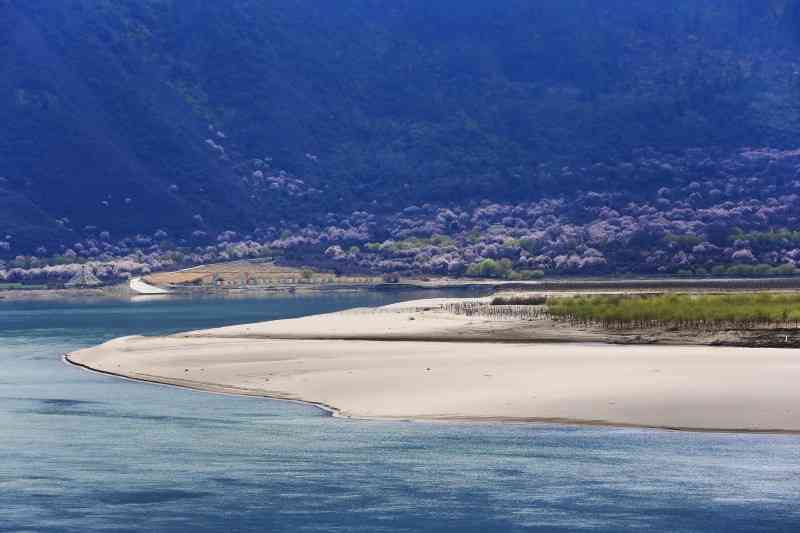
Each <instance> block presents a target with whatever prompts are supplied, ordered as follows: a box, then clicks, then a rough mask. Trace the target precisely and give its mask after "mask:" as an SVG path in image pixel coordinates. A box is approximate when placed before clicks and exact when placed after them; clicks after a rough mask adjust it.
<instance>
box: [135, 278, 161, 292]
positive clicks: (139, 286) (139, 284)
mask: <svg viewBox="0 0 800 533" xmlns="http://www.w3.org/2000/svg"><path fill="white" fill-rule="evenodd" d="M128 285H129V286H130V288H131V290H132V291H133V292H135V293H136V294H169V291H168V290H166V289H162V288H161V287H156V286H154V285H150V284H149V283H145V282H144V281H142V278H132V279H131V280H130V282H129V283H128Z"/></svg>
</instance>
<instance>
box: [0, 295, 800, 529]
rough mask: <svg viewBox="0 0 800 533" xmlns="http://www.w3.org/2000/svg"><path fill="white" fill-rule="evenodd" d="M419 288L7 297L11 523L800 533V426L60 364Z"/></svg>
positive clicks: (4, 501)
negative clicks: (264, 387) (356, 406)
mask: <svg viewBox="0 0 800 533" xmlns="http://www.w3.org/2000/svg"><path fill="white" fill-rule="evenodd" d="M425 296H437V295H436V294H431V293H426V294H425ZM401 297H402V298H411V297H420V295H418V294H404V295H399V294H378V293H372V294H339V295H330V294H328V295H312V296H303V295H295V296H270V297H260V298H253V297H249V298H244V297H241V298H211V297H206V298H174V297H167V298H155V299H153V298H150V299H148V298H145V299H138V300H137V299H134V300H85V301H60V302H10V301H0V532H6V531H14V532H24V531H35V532H90V531H117V532H133V531H136V532H140V531H141V532H184V531H186V532H206V531H208V532H211V531H213V532H218V531H226V532H227V531H231V532H233V531H237V532H239V531H241V532H250V531H253V532H256V531H258V532H321V531H325V532H330V531H337V532H412V531H414V532H416V531H429V532H438V531H454V532H487V531H502V532H516V531H519V532H523V531H588V532H606V531H607V532H619V531H656V532H661V531H663V532H683V531H686V532H688V531H704V532H708V531H711V532H733V531H787V532H790V531H800V437H797V436H772V435H738V434H703V433H680V432H668V431H649V430H636V429H620V428H603V427H571V426H555V425H543V424H505V425H504V424H474V423H472V424H445V423H420V422H413V423H412V422H376V421H358V420H346V419H338V418H332V417H330V416H328V415H327V414H325V413H323V412H322V411H320V410H318V409H316V408H314V407H310V406H306V405H301V404H295V403H288V402H280V401H273V400H265V399H255V398H242V397H235V396H224V395H215V394H207V393H201V392H193V391H188V390H182V389H177V388H171V387H165V386H158V385H152V384H144V383H138V382H133V381H126V380H122V379H116V378H112V377H108V376H103V375H99V374H94V373H90V372H88V371H84V370H80V369H78V368H75V367H72V366H68V365H66V364H64V363H63V362H62V360H61V356H62V354H63V353H65V352H67V351H70V350H74V349H77V348H80V347H84V346H89V345H93V344H97V343H100V342H103V341H105V340H108V339H111V338H114V337H118V336H121V335H131V334H141V333H145V334H156V333H168V332H176V331H182V330H189V329H198V328H205V327H212V326H221V325H227V324H235V323H243V322H253V321H260V320H272V319H277V318H284V317H295V316H302V315H305V314H312V313H320V312H327V311H334V310H338V309H343V308H348V307H355V306H366V305H381V304H386V303H390V302H393V301H397V300H398V299H400V298H401Z"/></svg>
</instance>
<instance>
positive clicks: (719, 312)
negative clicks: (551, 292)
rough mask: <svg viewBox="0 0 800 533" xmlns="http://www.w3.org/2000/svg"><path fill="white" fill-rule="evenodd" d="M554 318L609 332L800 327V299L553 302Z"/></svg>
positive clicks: (746, 296) (669, 297)
mask: <svg viewBox="0 0 800 533" xmlns="http://www.w3.org/2000/svg"><path fill="white" fill-rule="evenodd" d="M547 307H548V310H549V312H550V314H551V316H552V317H553V318H555V319H558V320H566V321H570V322H572V323H577V324H600V325H602V326H605V327H671V326H678V327H693V328H704V327H708V328H732V329H735V328H752V327H764V326H766V327H778V326H781V327H792V328H796V327H800V294H777V293H741V294H714V295H689V294H663V295H650V296H636V295H610V296H599V295H597V296H578V297H574V298H549V299H548V301H547Z"/></svg>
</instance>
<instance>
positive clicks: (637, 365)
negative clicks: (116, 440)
mask: <svg viewBox="0 0 800 533" xmlns="http://www.w3.org/2000/svg"><path fill="white" fill-rule="evenodd" d="M410 318H414V320H410ZM493 327H494V326H493V325H492V324H487V323H485V322H481V321H480V320H467V319H464V318H462V317H455V316H452V315H447V314H445V313H440V314H434V315H433V316H428V315H427V314H426V313H425V312H420V311H410V310H403V309H402V308H399V309H398V308H394V309H392V310H389V309H386V308H384V309H382V310H377V311H372V312H368V311H363V310H356V311H350V312H344V313H336V314H331V315H320V316H315V317H308V318H303V319H296V320H282V321H276V322H269V323H263V324H252V325H246V326H235V327H231V328H221V329H217V330H206V331H202V332H193V333H190V334H182V335H175V336H168V337H126V338H121V339H116V340H113V341H111V342H108V343H106V344H103V345H101V346H98V347H94V348H89V349H86V350H81V351H78V352H75V353H73V354H70V355H69V356H68V359H69V361H70V362H73V363H75V364H79V365H82V366H86V367H88V368H91V369H94V370H98V371H102V372H108V373H112V374H117V375H121V376H126V377H130V378H134V379H142V380H147V381H155V382H160V383H169V384H173V385H180V386H185V387H191V388H197V389H203V390H209V391H225V392H234V393H240V394H251V395H263V396H270V397H275V398H284V399H295V400H302V401H307V402H310V403H315V404H318V405H322V406H326V407H328V408H330V409H332V410H334V411H335V412H337V413H338V414H340V415H342V416H351V417H367V418H373V417H374V418H392V419H398V418H399V419H427V420H432V419H435V420H503V421H520V422H522V421H558V422H573V423H590V424H612V425H630V426H642V427H658V428H673V429H688V430H721V431H765V432H800V386H798V383H800V356H799V355H798V351H797V350H792V349H767V348H723V347H707V346H615V345H599V344H576V343H561V344H553V343H537V342H514V343H499V342H491V341H490V339H491V335H492V328H493ZM459 331H466V332H468V334H465V335H463V336H459ZM476 332H478V333H476ZM367 338H370V339H375V340H362V339H367ZM428 338H436V339H439V338H450V339H452V340H453V341H456V340H461V341H463V342H452V341H451V342H442V341H428V340H426V339H428ZM400 339H402V340H400Z"/></svg>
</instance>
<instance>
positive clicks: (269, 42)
mask: <svg viewBox="0 0 800 533" xmlns="http://www.w3.org/2000/svg"><path fill="white" fill-rule="evenodd" d="M799 45H800V2H798V1H796V0H670V1H669V2H664V1H659V0H604V1H602V2H601V1H592V0H541V1H529V0H524V1H523V0H499V1H492V2H489V1H485V0H480V1H479V0H458V1H455V0H439V1H436V2H430V1H427V0H399V1H394V2H386V1H379V0H337V1H333V2H320V1H316V0H273V1H255V0H227V1H224V2H207V1H205V0H63V1H52V0H24V1H23V0H3V1H0V124H2V127H0V232H4V233H7V234H10V235H12V236H13V237H14V238H15V241H16V242H17V243H30V244H31V246H32V245H33V244H39V243H52V242H59V241H63V240H67V241H68V240H70V239H74V238H75V236H77V235H82V234H84V233H86V232H90V231H93V230H98V229H99V230H106V231H110V232H111V233H112V234H113V235H118V236H125V235H132V234H135V233H139V232H148V233H152V232H153V231H155V230H156V229H160V228H163V229H166V230H168V231H171V232H175V233H177V234H189V233H190V232H192V231H197V230H202V231H205V232H209V233H213V232H216V231H220V230H223V229H239V230H244V231H248V229H249V228H253V227H255V226H257V225H258V224H265V223H266V224H280V223H281V221H296V222H304V221H314V222H319V221H320V220H323V219H324V217H325V216H326V215H327V213H350V212H352V211H355V210H359V209H363V210H369V211H373V212H374V211H381V210H400V209H403V208H405V207H406V206H408V205H412V204H421V203H424V202H434V203H436V202H439V203H441V202H469V201H478V200H486V199H488V200H493V201H505V202H515V201H528V200H536V199H538V198H542V197H546V196H555V195H566V196H569V195H570V194H572V193H573V192H576V191H578V190H583V191H586V190H594V191H599V192H615V191H619V190H626V191H628V192H630V194H632V195H634V196H635V195H637V194H651V193H653V191H655V190H657V189H658V188H660V187H664V186H670V185H671V184H672V183H673V182H674V181H675V180H676V179H678V178H679V176H675V175H672V174H670V173H669V172H666V171H665V172H664V173H663V174H662V175H657V176H653V175H648V176H646V177H642V176H638V175H630V174H626V173H625V172H620V173H616V174H608V173H597V172H593V171H592V170H591V169H592V168H593V165H598V164H606V165H609V164H617V163H619V162H624V161H627V160H629V159H631V158H633V157H635V156H636V154H637V153H639V152H638V151H641V150H642V149H646V148H649V147H656V148H657V149H658V150H659V151H660V152H662V153H672V152H674V153H683V151H685V150H686V149H688V148H696V149H700V150H708V151H709V152H713V151H720V150H723V151H724V150H729V149H730V150H735V149H740V148H742V147H751V146H752V147H771V148H775V149H787V148H791V147H793V146H796V144H797V139H798V134H800V106H798V103H800V65H798V59H797V58H798V57H800V55H798V51H800V46H799ZM209 141H211V142H210V143H209ZM255 159H258V160H260V161H263V162H264V163H263V165H264V169H265V170H264V173H265V174H276V175H277V174H278V173H281V174H280V175H279V177H280V179H284V181H285V179H295V178H297V179H302V185H300V184H297V186H296V188H297V189H298V190H299V189H301V188H303V187H304V188H305V189H302V190H303V191H306V190H308V191H310V192H307V193H306V192H302V191H301V192H299V193H292V194H289V193H287V192H286V190H284V188H282V187H284V185H283V184H284V181H281V182H280V184H278V185H275V184H274V183H273V186H272V188H269V187H262V186H261V185H260V184H259V183H256V182H255V180H256V179H255V178H252V177H251V174H250V172H251V171H252V168H251V167H250V166H249V163H250V162H251V161H253V160H255ZM563 167H569V168H571V169H583V170H575V171H571V172H560V173H558V174H557V175H556V174H553V173H552V172H550V171H546V170H545V169H551V168H563ZM259 168H260V167H259ZM245 169H247V170H245ZM586 169H589V170H586ZM258 179H261V178H258ZM278 181H280V180H278ZM287 183H288V182H287ZM292 190H294V189H292Z"/></svg>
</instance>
